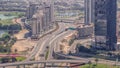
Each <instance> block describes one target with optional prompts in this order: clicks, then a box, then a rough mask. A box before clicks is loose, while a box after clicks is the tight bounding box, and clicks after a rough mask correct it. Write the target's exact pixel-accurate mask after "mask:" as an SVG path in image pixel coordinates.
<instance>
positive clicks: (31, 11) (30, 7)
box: [26, 3, 36, 19]
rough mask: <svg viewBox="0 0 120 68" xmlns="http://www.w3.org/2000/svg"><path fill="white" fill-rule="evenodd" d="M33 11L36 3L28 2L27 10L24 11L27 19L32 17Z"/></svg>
mask: <svg viewBox="0 0 120 68" xmlns="http://www.w3.org/2000/svg"><path fill="white" fill-rule="evenodd" d="M35 11H36V4H32V3H30V5H29V7H28V8H27V12H26V17H27V19H30V18H32V16H33V15H34V13H35Z"/></svg>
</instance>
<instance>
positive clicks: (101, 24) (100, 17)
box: [94, 0, 117, 50]
mask: <svg viewBox="0 0 120 68" xmlns="http://www.w3.org/2000/svg"><path fill="white" fill-rule="evenodd" d="M116 1H117V0H95V2H94V4H95V7H94V10H95V13H94V16H95V17H94V18H95V19H94V23H95V40H96V45H98V46H103V47H105V48H106V49H108V50H115V46H116V43H117V39H116V9H117V4H116Z"/></svg>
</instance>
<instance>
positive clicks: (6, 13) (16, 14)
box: [0, 12, 25, 17]
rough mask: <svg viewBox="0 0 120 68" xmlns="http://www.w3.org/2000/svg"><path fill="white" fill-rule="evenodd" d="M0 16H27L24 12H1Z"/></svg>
mask: <svg viewBox="0 0 120 68" xmlns="http://www.w3.org/2000/svg"><path fill="white" fill-rule="evenodd" d="M0 14H4V15H9V16H17V17H19V16H23V15H25V13H24V12H0Z"/></svg>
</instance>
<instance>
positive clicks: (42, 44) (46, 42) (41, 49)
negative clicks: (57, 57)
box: [8, 23, 75, 65]
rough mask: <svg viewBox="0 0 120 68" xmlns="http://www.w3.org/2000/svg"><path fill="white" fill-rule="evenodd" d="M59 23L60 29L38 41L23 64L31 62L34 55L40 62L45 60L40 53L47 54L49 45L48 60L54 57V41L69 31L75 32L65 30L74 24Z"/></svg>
mask: <svg viewBox="0 0 120 68" xmlns="http://www.w3.org/2000/svg"><path fill="white" fill-rule="evenodd" d="M58 24H59V29H58V30H57V31H55V32H54V33H51V34H48V35H46V36H45V37H43V38H41V39H40V40H39V41H38V43H37V45H36V47H35V48H34V49H33V51H32V52H31V54H30V55H29V56H28V58H27V59H26V60H25V61H23V62H22V64H24V63H28V64H29V62H31V61H29V60H31V59H33V58H34V57H35V60H36V61H39V62H41V61H45V57H41V56H40V54H45V51H46V47H47V46H49V47H50V49H49V50H50V51H49V56H48V60H51V59H52V58H53V57H52V53H53V50H54V48H56V46H54V45H55V44H54V42H55V41H56V42H57V41H59V40H60V39H62V38H63V37H64V36H66V35H68V34H69V33H72V32H73V31H71V30H68V31H65V29H66V28H68V27H75V26H74V25H73V24H69V23H58ZM65 61H66V60H65ZM18 63H19V62H18ZM14 64H15V65H16V64H17V63H13V65H14ZM8 65H9V64H8ZM10 65H11V64H10Z"/></svg>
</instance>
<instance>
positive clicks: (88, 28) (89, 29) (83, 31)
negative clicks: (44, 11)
mask: <svg viewBox="0 0 120 68" xmlns="http://www.w3.org/2000/svg"><path fill="white" fill-rule="evenodd" d="M77 31H78V39H81V38H88V37H92V36H93V34H94V26H93V25H92V24H91V25H84V24H81V25H80V26H79V27H77Z"/></svg>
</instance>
